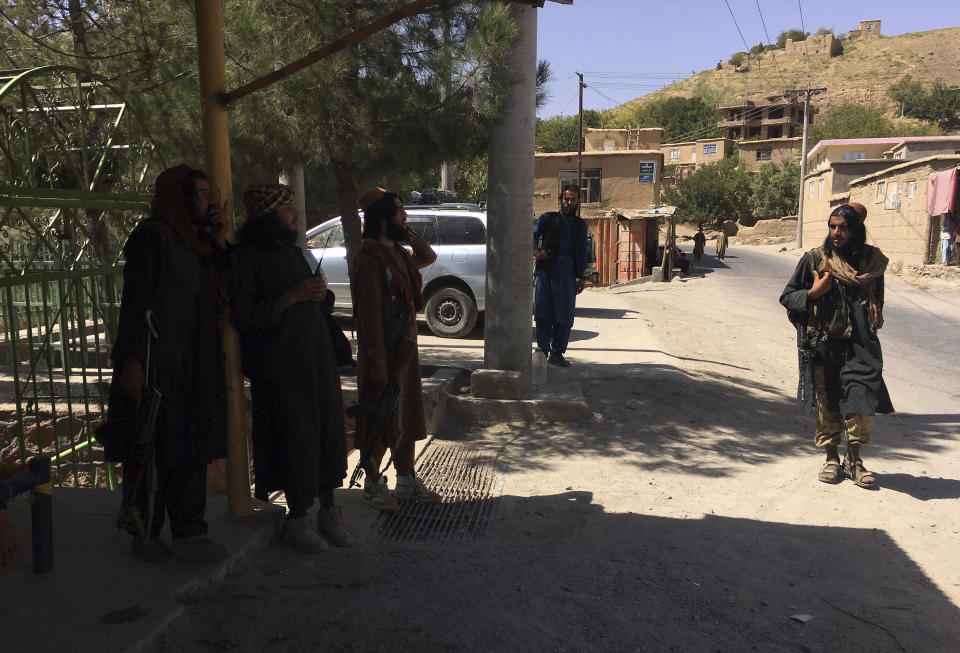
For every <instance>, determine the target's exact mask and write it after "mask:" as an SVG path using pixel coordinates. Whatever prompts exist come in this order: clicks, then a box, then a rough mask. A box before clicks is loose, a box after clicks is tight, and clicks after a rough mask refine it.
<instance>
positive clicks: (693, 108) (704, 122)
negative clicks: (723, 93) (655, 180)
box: [614, 96, 720, 142]
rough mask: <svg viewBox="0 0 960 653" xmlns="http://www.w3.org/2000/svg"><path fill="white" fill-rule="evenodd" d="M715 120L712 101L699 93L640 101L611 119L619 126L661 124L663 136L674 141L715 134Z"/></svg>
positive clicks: (709, 136) (715, 110)
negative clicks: (642, 102)
mask: <svg viewBox="0 0 960 653" xmlns="http://www.w3.org/2000/svg"><path fill="white" fill-rule="evenodd" d="M719 120H720V112H719V111H718V110H717V108H716V105H710V104H708V103H707V102H705V101H704V100H703V99H702V98H700V97H692V98H685V97H679V96H673V97H667V98H661V99H659V100H654V101H652V102H647V103H646V104H642V105H640V106H639V107H637V109H636V110H634V111H633V112H632V113H628V114H625V115H621V116H619V117H618V118H617V119H616V120H615V121H614V123H615V125H616V126H619V127H626V126H629V125H639V126H640V127H662V128H663V130H664V134H663V138H664V140H665V141H666V142H676V141H683V140H695V139H698V138H711V137H714V136H719V135H720V130H719V128H718V127H717V122H718V121H719Z"/></svg>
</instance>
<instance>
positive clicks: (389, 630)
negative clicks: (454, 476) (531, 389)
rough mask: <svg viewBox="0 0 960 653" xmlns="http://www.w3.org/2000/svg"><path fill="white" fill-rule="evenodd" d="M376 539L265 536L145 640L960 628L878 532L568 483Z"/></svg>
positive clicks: (556, 645)
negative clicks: (634, 505) (488, 520)
mask: <svg viewBox="0 0 960 653" xmlns="http://www.w3.org/2000/svg"><path fill="white" fill-rule="evenodd" d="M348 519H349V516H348ZM373 539H374V538H368V539H367V540H366V541H365V542H363V543H361V544H358V545H357V546H355V547H354V548H352V549H350V550H331V551H329V552H327V553H324V554H323V555H320V556H312V557H311V556H304V555H299V554H295V553H292V552H290V550H289V549H287V548H285V547H283V546H282V545H279V544H274V545H272V546H270V547H269V548H268V549H266V550H264V551H263V552H262V553H261V554H259V555H258V556H257V557H256V559H255V560H248V561H246V562H245V563H244V564H243V565H242V566H241V567H238V568H236V569H235V571H234V572H233V573H231V575H230V576H229V577H228V578H227V579H226V580H225V581H223V582H221V583H218V584H217V585H214V586H211V587H209V588H206V589H203V590H201V591H199V592H198V593H196V594H194V595H193V596H192V597H190V598H189V600H188V601H187V605H186V606H185V615H184V616H183V617H182V618H181V619H180V620H178V621H177V622H176V623H175V624H174V626H173V627H172V628H171V629H170V630H168V631H167V632H166V633H164V634H163V635H162V636H161V638H160V639H159V640H158V641H157V642H156V643H155V644H154V646H153V647H152V649H150V650H153V651H182V650H239V651H260V650H289V651H294V650H309V649H313V650H364V651H365V650H386V649H391V650H426V649H430V650H467V651H474V650H477V651H479V650H484V651H486V650H510V651H518V650H534V651H585V650H607V651H621V650H630V651H809V652H821V651H822V652H826V651H837V650H851V651H852V650H857V651H908V650H909V651H951V650H955V646H956V641H957V637H958V636H960V611H958V610H957V608H956V607H955V606H954V605H952V604H951V603H950V602H949V600H948V599H947V598H946V597H945V596H944V595H943V594H942V593H941V592H940V591H939V590H938V589H937V588H936V587H935V586H934V585H933V583H932V582H931V581H930V580H929V579H928V578H927V577H926V576H925V575H924V574H923V573H922V572H921V571H920V570H919V568H918V567H917V566H916V565H915V564H914V562H913V561H912V560H911V559H910V558H909V557H908V556H907V555H906V554H905V553H904V552H903V551H902V550H901V549H900V548H898V547H897V545H896V544H895V543H894V542H893V540H891V539H890V537H888V536H887V535H886V534H885V533H883V532H879V531H876V530H864V529H853V528H839V527H815V526H795V525H789V524H782V523H769V522H759V521H753V520H745V519H731V518H723V517H705V518H702V519H686V520H683V519H670V518H663V517H652V516H644V515H637V514H632V513H626V514H615V513H608V512H606V511H605V510H604V508H603V506H601V505H598V504H596V503H593V496H592V494H591V493H589V492H566V493H563V494H558V495H552V496H542V497H522V496H505V497H503V498H502V499H501V506H500V510H499V513H498V516H497V519H496V521H495V523H494V526H493V527H492V529H491V530H490V531H489V532H488V534H487V535H486V536H485V537H480V538H476V539H473V540H453V541H449V540H448V541H424V542H414V543H404V544H392V543H385V544H374V543H373ZM414 605H415V606H416V608H415V609H414V608H413V607H412V606H414ZM794 615H808V616H807V617H798V618H799V619H802V620H805V622H801V621H797V620H794V619H792V618H791V617H793V616H794Z"/></svg>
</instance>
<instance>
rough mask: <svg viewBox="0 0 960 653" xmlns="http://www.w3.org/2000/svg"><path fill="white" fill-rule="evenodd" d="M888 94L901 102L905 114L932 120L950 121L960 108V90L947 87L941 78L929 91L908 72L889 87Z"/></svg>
mask: <svg viewBox="0 0 960 653" xmlns="http://www.w3.org/2000/svg"><path fill="white" fill-rule="evenodd" d="M887 96H888V97H889V98H891V99H892V100H894V101H896V102H899V103H900V106H901V109H902V111H903V114H904V115H905V116H909V117H911V118H919V119H921V120H928V121H930V122H949V121H951V120H953V119H955V118H956V117H957V111H958V110H960V90H958V89H951V88H949V87H947V85H946V84H944V83H943V81H941V80H939V79H938V80H937V81H936V82H934V84H933V87H932V88H931V89H930V91H927V90H926V89H924V88H923V85H922V84H921V83H920V82H919V81H915V80H914V79H913V78H911V77H910V75H909V74H907V75H904V76H903V77H902V78H901V79H900V81H898V82H897V83H895V84H893V85H891V86H890V88H889V89H887Z"/></svg>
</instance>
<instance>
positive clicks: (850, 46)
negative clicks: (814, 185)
mask: <svg viewBox="0 0 960 653" xmlns="http://www.w3.org/2000/svg"><path fill="white" fill-rule="evenodd" d="M731 54H733V53H732V52H731V53H729V54H728V55H727V58H729V55H731ZM724 63H725V65H724V69H723V70H706V71H704V72H701V73H698V74H697V75H694V76H692V77H689V78H687V79H685V80H682V81H679V82H676V83H674V84H671V85H669V86H666V87H664V88H663V89H660V90H659V91H656V92H654V93H650V94H648V95H644V96H643V97H640V98H637V99H635V100H631V101H630V102H627V103H625V104H622V105H620V106H618V107H616V108H614V109H613V110H612V111H613V113H621V112H623V111H628V110H630V109H631V108H635V107H637V106H638V105H641V104H643V103H645V102H649V101H651V100H656V99H659V98H662V97H667V96H673V95H682V96H684V97H692V96H693V95H694V94H698V95H701V96H703V97H707V98H711V99H714V100H717V101H719V102H720V103H721V104H723V103H732V102H735V101H739V100H744V99H746V100H760V99H763V98H765V97H766V96H768V95H776V94H779V93H781V92H782V91H783V90H784V89H785V88H803V87H805V86H806V84H807V81H808V79H809V80H810V85H811V86H812V87H826V89H827V91H826V93H823V94H821V95H818V96H816V97H815V98H814V99H813V100H811V103H812V104H814V106H816V107H817V108H818V109H819V110H821V111H822V110H824V109H826V108H829V107H830V106H831V105H834V104H842V103H846V102H857V103H862V104H872V105H877V106H882V107H885V108H887V109H888V110H890V111H891V113H893V112H895V111H896V110H897V107H895V106H894V105H895V103H894V102H893V100H891V99H890V98H888V97H887V95H886V93H887V88H888V87H889V86H890V85H891V84H893V83H894V82H896V81H898V80H899V79H900V78H901V77H903V75H905V74H907V73H909V74H910V75H911V76H912V77H913V78H914V79H915V80H918V81H920V82H921V83H922V84H923V85H924V86H926V87H929V86H930V85H931V84H933V82H934V81H935V80H937V79H941V80H943V81H944V82H945V83H946V84H947V85H948V86H960V27H953V28H949V29H939V30H932V31H929V32H913V33H908V34H901V35H899V36H882V35H881V36H877V37H873V38H868V39H863V40H856V41H845V42H844V43H843V54H842V55H840V56H836V57H832V58H830V59H815V58H811V59H810V60H809V62H808V61H807V60H806V59H800V60H797V59H784V58H782V57H777V61H776V64H774V62H773V59H772V58H771V57H770V55H769V54H767V55H765V56H764V57H763V58H761V59H760V62H759V66H758V65H757V61H756V59H755V58H751V61H750V64H749V69H748V70H746V71H745V72H737V71H735V70H734V69H733V67H732V66H729V65H726V62H724ZM745 67H746V66H745Z"/></svg>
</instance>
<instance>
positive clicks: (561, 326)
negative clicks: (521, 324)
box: [533, 184, 587, 367]
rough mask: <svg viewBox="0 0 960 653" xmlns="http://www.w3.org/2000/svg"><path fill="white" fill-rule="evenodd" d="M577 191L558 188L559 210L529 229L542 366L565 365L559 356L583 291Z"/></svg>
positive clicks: (582, 229) (583, 239)
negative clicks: (542, 357)
mask: <svg viewBox="0 0 960 653" xmlns="http://www.w3.org/2000/svg"><path fill="white" fill-rule="evenodd" d="M579 205H580V189H579V188H578V187H577V186H574V185H572V184H571V185H567V186H564V187H563V190H562V191H561V193H560V211H559V212H557V211H551V212H550V213H544V214H543V215H541V216H540V217H539V218H538V219H537V223H536V225H535V226H534V229H533V257H534V258H535V259H536V294H535V299H534V311H533V312H534V319H535V320H536V323H537V346H538V347H539V349H540V351H541V352H543V355H544V356H547V362H548V363H550V364H551V365H556V366H558V367H570V362H569V361H568V360H567V359H566V358H564V357H563V355H564V354H565V353H566V351H567V344H568V343H569V342H570V330H571V329H572V328H573V315H574V311H575V310H576V303H577V295H579V294H580V293H581V292H582V291H583V286H584V272H585V270H586V267H587V223H586V222H584V221H583V219H582V218H580V216H578V215H577V208H578V206H579Z"/></svg>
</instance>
